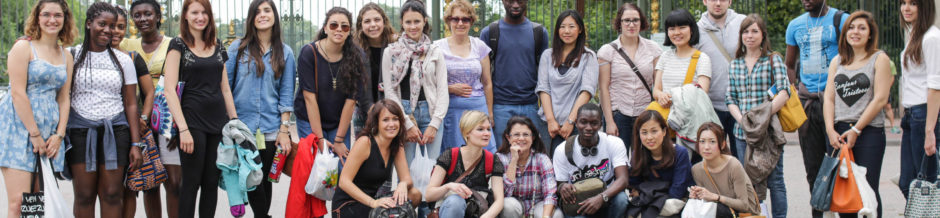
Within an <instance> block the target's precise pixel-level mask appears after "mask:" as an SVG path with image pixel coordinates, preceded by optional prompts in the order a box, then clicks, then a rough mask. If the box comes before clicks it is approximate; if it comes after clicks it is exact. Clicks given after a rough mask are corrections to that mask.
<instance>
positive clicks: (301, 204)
mask: <svg viewBox="0 0 940 218" xmlns="http://www.w3.org/2000/svg"><path fill="white" fill-rule="evenodd" d="M317 141H319V138H317V136H316V135H314V134H310V135H309V136H307V137H306V138H303V139H300V142H299V143H297V144H298V146H297V149H295V150H293V151H294V152H291V153H292V155H294V156H295V157H294V162H293V170H294V172H293V175H291V180H290V188H289V189H288V192H287V207H286V208H285V209H284V212H285V213H284V217H289V218H309V217H320V216H323V215H326V214H327V212H328V211H327V209H326V202H324V201H323V200H320V199H317V198H315V197H313V195H308V194H307V192H306V191H304V187H305V186H307V179H306V178H307V177H309V176H310V168H311V167H313V161H314V158H316V157H315V156H314V155H313V152H316V151H314V150H313V149H316V146H314V143H316V142H317ZM295 178H303V179H295Z"/></svg>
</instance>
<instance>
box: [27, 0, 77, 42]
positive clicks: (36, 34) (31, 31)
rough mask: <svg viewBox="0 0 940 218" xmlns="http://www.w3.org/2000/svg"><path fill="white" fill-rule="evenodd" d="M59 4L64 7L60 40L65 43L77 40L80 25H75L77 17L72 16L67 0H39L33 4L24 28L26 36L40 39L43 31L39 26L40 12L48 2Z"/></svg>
mask: <svg viewBox="0 0 940 218" xmlns="http://www.w3.org/2000/svg"><path fill="white" fill-rule="evenodd" d="M47 3H52V4H59V7H60V8H62V16H63V17H64V19H63V20H62V29H61V30H59V35H58V38H59V41H60V42H62V44H63V45H71V44H72V43H73V42H75V37H76V36H78V27H76V26H75V17H74V16H72V11H71V10H70V9H69V5H68V3H66V2H65V0H39V1H37V2H36V4H35V5H33V9H32V10H30V12H29V18H26V25H25V27H24V29H23V34H24V35H26V37H29V38H32V39H39V38H41V37H42V33H41V31H42V30H40V28H39V12H40V11H42V8H43V7H44V6H45V5H46V4H47Z"/></svg>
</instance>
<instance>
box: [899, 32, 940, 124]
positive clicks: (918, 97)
mask: <svg viewBox="0 0 940 218" xmlns="http://www.w3.org/2000/svg"><path fill="white" fill-rule="evenodd" d="M938 42H940V29H938V28H937V27H936V26H933V27H930V29H927V33H925V34H924V38H923V44H921V51H923V54H924V58H922V59H921V64H914V63H911V64H910V66H908V65H905V64H904V63H905V62H906V61H907V58H906V57H905V56H904V53H905V52H907V45H905V46H904V51H901V63H900V64H901V72H902V74H901V105H903V106H904V107H912V106H916V105H920V104H926V103H927V89H938V90H940V61H938V60H940V43H938Z"/></svg>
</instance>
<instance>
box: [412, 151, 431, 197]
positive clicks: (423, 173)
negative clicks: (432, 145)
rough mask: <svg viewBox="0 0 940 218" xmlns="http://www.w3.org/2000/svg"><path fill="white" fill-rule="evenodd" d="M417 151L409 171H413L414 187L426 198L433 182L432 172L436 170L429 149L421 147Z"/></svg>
mask: <svg viewBox="0 0 940 218" xmlns="http://www.w3.org/2000/svg"><path fill="white" fill-rule="evenodd" d="M421 148H424V149H421ZM415 149H416V150H415V157H414V159H412V160H411V166H409V167H408V169H409V170H411V181H412V182H413V183H414V187H415V188H416V189H418V191H421V196H424V195H425V191H426V190H427V188H428V183H429V182H431V181H430V180H431V170H432V169H434V160H432V159H431V158H430V156H428V148H427V147H425V146H419V147H416V148H415ZM417 150H423V152H417Z"/></svg>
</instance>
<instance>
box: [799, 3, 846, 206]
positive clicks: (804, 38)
mask: <svg viewBox="0 0 940 218" xmlns="http://www.w3.org/2000/svg"><path fill="white" fill-rule="evenodd" d="M803 8H804V9H806V13H803V14H802V15H800V16H799V17H797V18H796V19H793V20H792V21H790V25H789V26H787V56H786V61H785V62H786V65H787V74H788V76H789V77H790V84H799V86H798V88H797V90H798V91H799V98H800V100H801V101H802V102H803V108H804V109H805V111H806V117H807V120H806V122H805V123H803V126H802V127H800V130H799V133H800V149H801V150H802V152H803V166H804V167H805V168H806V180H807V182H809V186H810V190H812V188H813V181H815V179H816V174H817V173H818V172H819V167H820V164H821V163H822V159H823V155H825V153H826V146H829V143H828V141H829V139H828V138H827V137H826V125H825V121H824V120H823V115H822V101H821V96H822V93H823V91H824V90H825V89H826V79H827V78H828V75H829V62H830V61H832V58H834V57H835V56H836V55H837V54H839V33H840V32H841V28H842V25H845V20H846V19H848V14H845V13H843V12H840V11H839V10H838V9H835V8H831V7H829V6H827V5H826V3H825V0H803ZM836 26H838V27H839V29H836ZM797 58H799V63H797ZM798 66H799V71H798V72H799V76H797V69H798V68H797V67H798ZM813 217H822V212H820V211H817V210H813Z"/></svg>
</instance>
